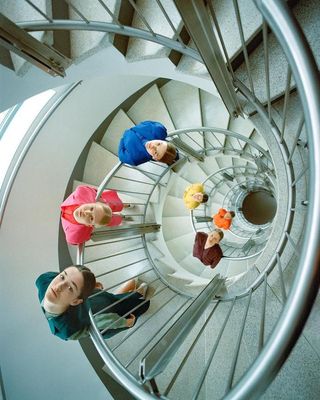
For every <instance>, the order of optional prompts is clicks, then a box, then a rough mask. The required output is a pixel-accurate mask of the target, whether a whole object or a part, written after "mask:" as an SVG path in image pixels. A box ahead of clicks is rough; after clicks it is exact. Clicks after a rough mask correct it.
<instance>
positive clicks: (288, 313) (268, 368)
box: [226, 0, 320, 400]
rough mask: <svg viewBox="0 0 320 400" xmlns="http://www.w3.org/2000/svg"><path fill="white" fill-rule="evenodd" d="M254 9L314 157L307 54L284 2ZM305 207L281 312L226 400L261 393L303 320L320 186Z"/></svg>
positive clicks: (316, 97)
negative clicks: (287, 78)
mask: <svg viewBox="0 0 320 400" xmlns="http://www.w3.org/2000/svg"><path fill="white" fill-rule="evenodd" d="M255 3H256V6H257V7H258V9H259V10H260V12H261V13H262V14H263V16H264V17H265V19H266V20H267V22H268V24H269V25H270V27H271V28H272V31H273V32H274V34H275V36H276V37H277V39H278V41H279V42H280V43H281V44H282V47H283V50H284V52H285V54H286V57H287V59H288V61H289V64H290V66H291V67H292V73H293V76H294V80H295V82H296V85H297V87H298V90H299V94H300V97H301V99H302V107H303V111H304V115H305V121H306V130H307V133H308V142H309V151H310V153H311V155H312V154H314V155H315V153H316V151H317V150H318V149H319V148H320V135H319V132H320V115H319V109H320V83H319V72H318V68H317V65H316V63H315V61H314V58H313V55H312V52H311V50H310V47H309V45H308V42H307V41H306V39H305V36H304V35H303V33H302V31H301V29H300V27H299V25H298V23H297V22H296V20H295V19H294V17H293V15H292V13H291V11H290V9H289V7H288V6H287V4H286V3H285V2H278V1H276V0H268V1H266V0H255ZM309 162H310V168H309V171H310V181H311V182H314V183H315V182H320V159H319V157H316V156H314V157H312V156H311V157H310V161H309ZM309 202H310V207H309V208H308V215H307V224H306V226H307V228H306V232H305V238H304V243H303V246H302V250H301V256H300V259H299V266H298V270H297V273H296V276H295V279H294V282H293V285H292V287H291V290H290V294H289V296H288V298H287V301H286V304H285V307H284V309H283V311H282V313H281V316H280V319H279V321H278V323H277V324H276V326H275V328H274V330H273V332H272V334H271V336H270V338H269V340H268V342H267V344H266V345H265V347H264V349H263V350H262V352H261V353H260V355H259V356H258V358H257V359H256V360H255V362H254V363H253V365H252V366H251V367H250V369H249V370H248V371H247V373H246V374H245V376H244V377H243V378H242V379H241V380H240V381H239V382H238V384H236V385H235V386H234V388H233V389H232V390H231V391H230V392H229V393H228V395H227V396H226V399H228V400H229V399H230V400H231V399H232V400H235V399H237V400H238V399H245V398H253V397H256V396H258V394H260V393H262V392H263V391H264V390H265V388H266V387H267V385H268V384H269V382H270V381H271V380H272V379H273V378H274V377H275V374H276V373H277V371H278V370H279V369H280V367H281V366H282V364H283V363H284V361H285V360H286V358H287V356H288V355H289V353H290V351H291V349H292V347H293V346H294V344H295V342H296V339H297V338H298V337H299V334H300V332H301V331H302V328H303V326H304V323H305V321H306V319H307V318H308V315H309V312H310V310H311V307H312V305H313V302H314V299H315V297H316V295H317V292H318V287H319V282H320V273H319V258H320V254H319V248H320V246H319V243H320V232H319V227H318V224H317V223H315V222H316V221H318V219H319V217H320V187H319V185H316V184H314V185H309ZM315 214H316V215H315Z"/></svg>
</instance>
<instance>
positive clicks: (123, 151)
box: [118, 121, 167, 165]
mask: <svg viewBox="0 0 320 400" xmlns="http://www.w3.org/2000/svg"><path fill="white" fill-rule="evenodd" d="M166 137H167V129H166V127H165V126H163V125H162V124H161V123H160V122H155V121H143V122H140V124H139V125H136V126H134V127H132V128H130V129H127V130H126V131H125V132H124V134H123V136H122V138H121V140H120V143H119V150H118V155H119V159H120V161H121V162H123V163H126V164H129V165H139V164H143V163H145V162H147V161H150V160H152V157H151V155H150V154H149V153H148V152H147V150H146V148H145V143H146V142H148V141H149V140H157V139H158V140H165V139H166Z"/></svg>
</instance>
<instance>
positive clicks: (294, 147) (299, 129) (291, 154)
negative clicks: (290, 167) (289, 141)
mask: <svg viewBox="0 0 320 400" xmlns="http://www.w3.org/2000/svg"><path fill="white" fill-rule="evenodd" d="M303 124H304V115H303V114H302V115H301V118H300V121H299V125H298V129H297V133H296V135H295V138H294V142H293V145H292V149H291V152H290V154H289V158H288V161H287V164H290V162H291V159H292V156H293V153H294V151H295V149H296V147H297V143H298V140H299V137H300V135H301V132H302V127H303Z"/></svg>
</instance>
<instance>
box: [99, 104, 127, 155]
mask: <svg viewBox="0 0 320 400" xmlns="http://www.w3.org/2000/svg"><path fill="white" fill-rule="evenodd" d="M132 126H134V122H133V121H132V120H131V119H130V118H129V117H128V116H127V114H126V113H125V112H124V111H123V110H121V109H120V110H119V111H118V112H117V114H116V115H115V116H114V118H113V119H112V121H111V122H110V125H109V126H108V128H107V130H106V132H105V134H104V136H103V138H102V140H101V142H100V144H101V146H103V147H105V148H106V149H107V150H109V151H111V153H113V154H114V155H118V147H119V142H120V139H121V137H122V134H123V132H124V131H125V130H127V129H129V128H131V127H132Z"/></svg>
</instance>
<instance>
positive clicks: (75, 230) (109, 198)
mask: <svg viewBox="0 0 320 400" xmlns="http://www.w3.org/2000/svg"><path fill="white" fill-rule="evenodd" d="M96 195H97V189H95V188H92V187H89V186H84V185H81V186H78V187H77V189H76V190H75V191H74V192H73V193H71V194H70V196H69V197H67V198H66V200H65V201H64V202H63V203H62V204H61V206H60V208H61V211H63V208H64V206H71V205H74V204H78V205H82V204H85V203H95V201H96ZM99 201H100V202H101V203H105V204H107V205H108V206H109V207H110V208H111V210H112V211H113V212H119V211H121V210H122V209H123V203H122V201H121V200H120V198H119V196H118V194H117V192H116V191H114V190H105V191H103V193H102V195H101V197H100V199H99ZM121 222H122V217H121V215H112V218H111V221H110V222H109V224H108V226H115V225H120V224H121ZM61 223H62V227H63V230H64V233H65V235H66V240H67V242H68V243H70V244H80V243H83V242H86V241H87V240H89V239H90V236H91V234H92V232H93V230H94V227H92V226H86V225H81V224H79V225H78V224H73V223H71V222H69V221H67V220H66V219H65V218H63V216H62V215H61Z"/></svg>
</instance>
